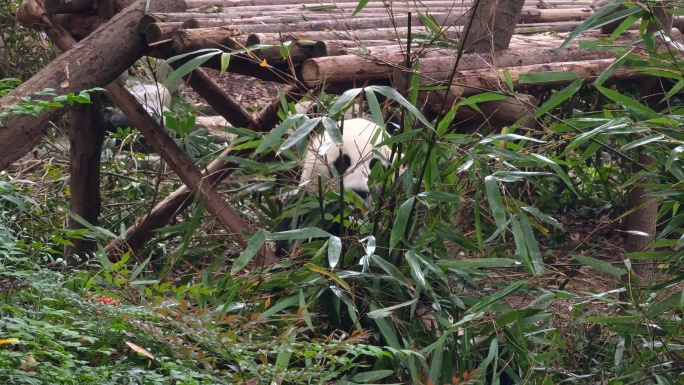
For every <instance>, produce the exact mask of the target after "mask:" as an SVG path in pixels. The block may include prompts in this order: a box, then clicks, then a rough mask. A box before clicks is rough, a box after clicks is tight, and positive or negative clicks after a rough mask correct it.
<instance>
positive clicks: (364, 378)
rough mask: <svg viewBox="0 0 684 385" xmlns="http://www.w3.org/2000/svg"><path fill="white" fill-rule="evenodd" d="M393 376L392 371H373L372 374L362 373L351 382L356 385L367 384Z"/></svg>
mask: <svg viewBox="0 0 684 385" xmlns="http://www.w3.org/2000/svg"><path fill="white" fill-rule="evenodd" d="M393 374H394V370H388V369H385V370H374V371H372V372H362V373H359V374H356V375H355V376H354V377H352V378H351V380H352V381H354V382H356V383H362V384H365V383H369V382H374V381H378V380H382V379H383V378H385V377H389V376H391V375H393Z"/></svg>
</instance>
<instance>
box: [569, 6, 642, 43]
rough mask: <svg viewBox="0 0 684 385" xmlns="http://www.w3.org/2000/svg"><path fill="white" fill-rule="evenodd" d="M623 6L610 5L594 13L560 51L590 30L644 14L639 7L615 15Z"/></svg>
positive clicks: (570, 35) (571, 34)
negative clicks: (640, 13)
mask: <svg viewBox="0 0 684 385" xmlns="http://www.w3.org/2000/svg"><path fill="white" fill-rule="evenodd" d="M621 5H622V2H620V3H612V4H609V5H606V6H605V7H602V8H600V9H598V10H597V11H596V12H594V14H593V15H591V16H589V17H588V18H587V19H586V20H585V21H584V22H583V23H582V24H580V25H579V26H577V28H575V29H574V30H573V31H572V32H571V33H570V34H569V35H568V37H567V38H566V39H565V41H564V42H563V44H561V46H560V47H559V48H558V50H559V51H560V50H562V49H563V48H565V47H567V46H568V44H570V43H572V41H573V40H575V38H576V37H577V36H579V35H580V34H582V33H584V32H586V31H588V30H590V29H595V28H599V27H601V26H604V25H606V24H611V23H613V22H615V21H617V20H621V19H622V18H624V17H627V16H629V15H632V14H635V13H639V12H642V11H641V8H639V7H634V6H632V7H629V8H627V9H624V10H621V11H618V12H615V13H613V12H614V11H615V10H616V9H617V8H618V7H620V6H621Z"/></svg>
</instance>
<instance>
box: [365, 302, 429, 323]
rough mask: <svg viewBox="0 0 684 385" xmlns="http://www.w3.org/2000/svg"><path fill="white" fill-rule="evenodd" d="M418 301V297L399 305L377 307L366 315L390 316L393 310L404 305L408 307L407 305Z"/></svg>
mask: <svg viewBox="0 0 684 385" xmlns="http://www.w3.org/2000/svg"><path fill="white" fill-rule="evenodd" d="M417 301H418V298H416V299H414V300H411V301H408V302H404V303H400V304H398V305H394V306H388V307H385V308H382V309H375V310H373V311H370V312H368V313H367V314H366V315H367V316H368V318H385V317H389V316H390V315H392V312H393V311H394V310H397V309H401V308H402V307H406V306H411V305H413V304H414V303H416V302H417Z"/></svg>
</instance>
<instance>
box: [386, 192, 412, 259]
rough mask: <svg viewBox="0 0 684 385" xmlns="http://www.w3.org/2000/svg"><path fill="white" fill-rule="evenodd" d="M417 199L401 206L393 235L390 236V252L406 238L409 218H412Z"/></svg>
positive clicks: (410, 199)
mask: <svg viewBox="0 0 684 385" xmlns="http://www.w3.org/2000/svg"><path fill="white" fill-rule="evenodd" d="M415 199H416V198H415V197H411V198H409V199H407V200H406V201H405V202H404V203H402V204H401V206H399V210H398V211H397V219H396V220H395V221H394V224H395V225H394V227H392V233H391V234H390V244H389V247H390V252H391V251H392V249H394V246H396V245H397V244H398V243H399V241H400V240H401V238H402V237H403V236H404V233H405V231H406V226H407V225H408V220H409V217H410V216H411V210H413V202H414V201H415Z"/></svg>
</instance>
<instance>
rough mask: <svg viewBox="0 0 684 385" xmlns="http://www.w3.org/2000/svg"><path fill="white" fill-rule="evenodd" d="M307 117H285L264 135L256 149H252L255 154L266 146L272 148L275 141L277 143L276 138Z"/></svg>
mask: <svg viewBox="0 0 684 385" xmlns="http://www.w3.org/2000/svg"><path fill="white" fill-rule="evenodd" d="M305 119H308V118H307V117H306V116H305V115H300V114H297V115H292V116H290V117H288V118H287V119H285V120H284V121H283V122H282V123H280V124H279V125H277V126H276V128H274V129H273V130H271V132H269V133H268V135H266V137H264V140H262V141H261V143H260V144H259V147H257V149H256V150H254V153H255V154H260V153H262V152H263V151H264V150H266V149H268V148H273V147H274V146H275V145H276V143H278V140H280V138H282V137H283V135H285V133H286V132H287V131H288V130H289V129H290V128H292V127H293V126H295V125H297V124H299V123H301V122H302V121H303V120H305Z"/></svg>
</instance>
